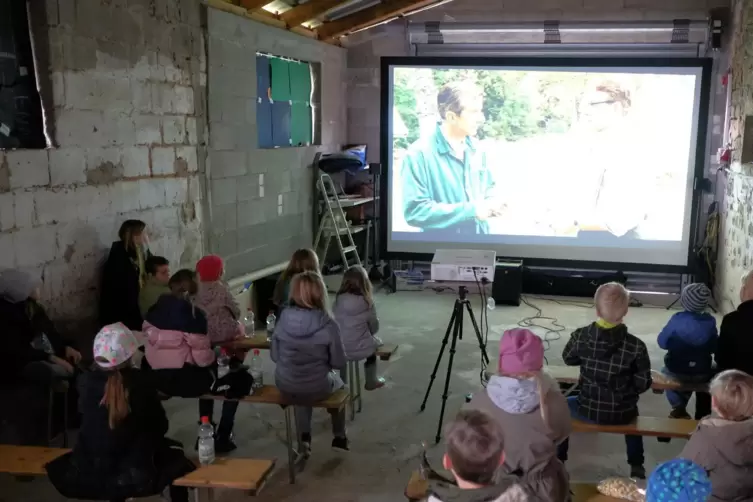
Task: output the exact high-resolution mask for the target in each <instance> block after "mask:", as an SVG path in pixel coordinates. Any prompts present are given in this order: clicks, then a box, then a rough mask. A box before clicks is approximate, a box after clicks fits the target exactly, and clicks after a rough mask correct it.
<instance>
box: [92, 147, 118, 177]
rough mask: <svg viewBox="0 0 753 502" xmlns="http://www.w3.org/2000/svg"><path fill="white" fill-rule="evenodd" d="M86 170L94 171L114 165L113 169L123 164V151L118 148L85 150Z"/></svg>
mask: <svg viewBox="0 0 753 502" xmlns="http://www.w3.org/2000/svg"><path fill="white" fill-rule="evenodd" d="M84 155H85V157H86V170H87V171H93V170H95V169H99V168H101V167H103V166H104V165H105V164H112V166H113V167H117V166H121V165H122V164H123V149H121V148H118V147H114V146H113V147H101V148H87V149H86V150H85V154H84Z"/></svg>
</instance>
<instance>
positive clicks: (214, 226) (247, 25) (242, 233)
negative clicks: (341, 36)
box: [206, 9, 347, 277]
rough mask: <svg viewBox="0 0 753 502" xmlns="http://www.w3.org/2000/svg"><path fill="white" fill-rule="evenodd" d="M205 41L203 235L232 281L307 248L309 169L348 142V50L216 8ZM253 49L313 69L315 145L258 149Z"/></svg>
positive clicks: (211, 11)
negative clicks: (317, 124)
mask: <svg viewBox="0 0 753 502" xmlns="http://www.w3.org/2000/svg"><path fill="white" fill-rule="evenodd" d="M207 33H208V35H207V37H208V40H207V43H208V57H207V60H208V84H207V85H208V104H209V106H208V120H209V122H208V127H209V146H208V157H207V183H208V194H207V197H208V199H207V200H208V208H209V214H208V219H207V225H206V228H207V232H208V234H209V235H208V237H209V242H210V248H211V251H212V252H215V253H218V254H220V255H221V256H222V257H223V258H225V260H226V275H227V276H228V277H237V276H239V275H242V274H246V273H249V272H253V271H255V270H259V269H262V268H264V267H267V266H270V265H273V264H276V263H279V262H281V261H283V260H285V259H287V258H288V257H289V256H290V254H292V252H293V251H295V249H297V248H299V247H306V246H311V245H312V243H313V237H312V228H311V226H312V204H313V183H314V181H313V173H312V169H311V168H310V165H311V162H312V160H313V159H314V155H315V154H316V152H317V151H320V150H321V151H324V152H331V151H335V150H336V149H338V148H339V147H340V146H342V145H343V144H344V143H345V141H346V132H347V131H346V101H345V98H344V96H345V94H346V85H345V73H346V51H345V50H344V49H342V48H338V47H335V46H332V45H328V44H323V43H321V42H317V41H314V40H311V39H308V38H305V37H301V36H299V35H296V34H293V33H290V32H286V31H282V30H279V29H276V28H272V27H269V26H266V25H264V24H260V23H257V22H254V21H251V20H249V19H246V18H242V17H239V16H235V15H233V14H229V13H227V12H223V11H219V10H214V9H209V13H208V28H207ZM257 51H258V52H264V53H267V54H273V55H278V56H284V57H289V58H293V59H298V60H301V61H308V62H311V63H316V64H318V74H319V75H320V79H319V81H317V82H316V83H315V86H318V88H319V90H320V92H319V93H318V94H319V95H320V96H321V97H320V103H319V106H318V108H316V110H317V112H319V113H320V114H321V116H320V124H321V127H320V131H319V134H318V135H317V136H318V137H320V138H321V145H320V146H311V147H296V148H277V149H259V148H258V147H257V143H258V142H257V129H256V98H257V96H256V52H257ZM315 93H316V91H315Z"/></svg>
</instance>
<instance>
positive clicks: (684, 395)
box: [658, 283, 718, 420]
mask: <svg viewBox="0 0 753 502" xmlns="http://www.w3.org/2000/svg"><path fill="white" fill-rule="evenodd" d="M710 298H711V291H710V290H709V288H708V287H706V285H705V284H702V283H694V284H689V285H688V286H686V287H685V289H683V290H682V294H681V296H680V303H681V304H682V307H683V309H685V310H684V311H683V312H678V313H676V314H675V315H673V316H672V317H671V318H670V320H669V322H668V323H667V325H666V326H664V329H662V331H661V333H659V340H658V342H659V347H661V348H662V349H664V350H666V351H667V354H666V355H665V356H664V369H663V370H662V371H663V373H664V374H666V375H668V376H670V377H672V378H674V379H676V380H679V381H680V382H683V383H688V384H691V383H706V382H708V381H710V380H711V378H712V377H713V376H714V367H713V363H712V356H713V354H714V352H715V351H716V343H717V339H718V332H717V329H716V319H714V317H713V316H711V315H710V314H707V313H706V312H704V311H705V310H706V307H708V303H709V299H710ZM691 394H692V392H684V391H682V392H680V391H667V400H668V401H669V404H670V405H671V406H672V412H671V413H670V414H669V416H670V418H690V415H689V414H688V412H687V406H688V401H689V400H690V396H691ZM695 407H696V409H695V418H696V420H700V419H701V418H703V417H705V416H706V415H709V414H710V413H711V397H710V396H709V394H708V393H707V392H696V403H695Z"/></svg>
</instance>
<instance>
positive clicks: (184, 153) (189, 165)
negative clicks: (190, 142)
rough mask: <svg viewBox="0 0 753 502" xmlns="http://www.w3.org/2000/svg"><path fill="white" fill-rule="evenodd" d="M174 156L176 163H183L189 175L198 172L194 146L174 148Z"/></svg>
mask: <svg viewBox="0 0 753 502" xmlns="http://www.w3.org/2000/svg"><path fill="white" fill-rule="evenodd" d="M175 156H176V157H177V159H178V162H180V161H183V162H184V163H185V164H184V166H185V168H186V169H187V171H188V172H189V173H195V172H197V171H198V170H199V161H198V157H197V155H196V147H195V146H179V147H176V148H175Z"/></svg>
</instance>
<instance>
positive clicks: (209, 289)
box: [194, 281, 242, 343]
mask: <svg viewBox="0 0 753 502" xmlns="http://www.w3.org/2000/svg"><path fill="white" fill-rule="evenodd" d="M194 304H195V305H196V306H197V307H199V308H200V309H201V310H203V311H204V313H206V315H207V324H208V330H207V332H208V334H209V338H210V339H211V340H212V343H221V342H227V341H230V340H232V339H234V338H236V337H237V336H238V335H239V334H241V333H242V328H241V326H240V323H239V320H240V317H241V309H240V307H238V303H237V302H236V301H235V298H233V295H231V294H230V290H229V289H228V287H227V286H225V284H223V283H222V282H221V281H215V282H202V283H200V284H199V292H198V293H197V294H196V298H195V299H194Z"/></svg>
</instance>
